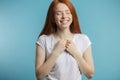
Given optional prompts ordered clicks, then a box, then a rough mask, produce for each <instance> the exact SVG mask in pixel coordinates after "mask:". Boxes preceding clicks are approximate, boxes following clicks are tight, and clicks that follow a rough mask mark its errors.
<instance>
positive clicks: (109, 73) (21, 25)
mask: <svg viewBox="0 0 120 80" xmlns="http://www.w3.org/2000/svg"><path fill="white" fill-rule="evenodd" d="M51 1H52V0H0V80H36V77H35V50H36V49H35V47H36V44H35V43H36V40H37V38H38V35H39V33H40V31H41V29H42V28H43V25H44V22H45V18H46V14H47V10H48V7H49V4H50V2H51ZM71 2H72V3H73V5H74V6H75V8H76V11H77V14H78V18H79V21H80V26H81V29H82V32H83V33H84V34H86V35H88V36H89V38H90V40H91V41H92V52H93V59H94V65H95V74H94V77H93V78H92V79H91V80H120V76H119V74H120V62H119V61H120V0H71ZM83 80H87V78H86V77H85V76H84V75H83Z"/></svg>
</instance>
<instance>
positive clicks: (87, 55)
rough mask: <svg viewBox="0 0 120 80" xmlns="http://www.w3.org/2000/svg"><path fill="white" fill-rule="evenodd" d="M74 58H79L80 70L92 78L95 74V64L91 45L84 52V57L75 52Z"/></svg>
mask: <svg viewBox="0 0 120 80" xmlns="http://www.w3.org/2000/svg"><path fill="white" fill-rule="evenodd" d="M74 58H75V59H76V60H77V62H78V65H79V68H80V70H81V71H82V72H83V73H84V74H85V75H86V76H87V77H88V78H92V77H93V75H94V64H93V58H92V53H91V46H89V47H88V48H87V50H86V51H85V52H84V54H83V57H82V56H81V55H80V53H79V52H75V54H74Z"/></svg>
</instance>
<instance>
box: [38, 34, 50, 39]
mask: <svg viewBox="0 0 120 80" xmlns="http://www.w3.org/2000/svg"><path fill="white" fill-rule="evenodd" d="M51 37H52V36H51V35H45V34H43V35H40V36H39V37H38V39H42V40H46V39H50V38H51Z"/></svg>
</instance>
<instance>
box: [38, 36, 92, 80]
mask: <svg viewBox="0 0 120 80" xmlns="http://www.w3.org/2000/svg"><path fill="white" fill-rule="evenodd" d="M56 42H57V41H56V39H55V37H54V36H53V34H51V35H49V36H48V35H41V36H40V37H39V38H38V40H37V44H38V45H40V46H41V47H42V48H43V49H44V50H45V55H46V57H45V58H46V59H47V58H48V56H49V55H50V54H51V52H52V50H53V48H54V45H55V44H56ZM73 42H74V43H75V44H76V46H77V48H78V50H79V52H80V54H81V56H82V55H83V53H84V51H85V50H86V49H87V48H88V47H89V46H90V45H91V41H90V40H89V38H88V37H87V35H85V34H75V35H74V37H73ZM46 78H47V80H82V77H81V71H80V70H79V67H78V64H77V62H76V60H75V59H74V57H73V56H71V55H70V54H69V53H68V52H65V51H64V52H63V53H61V55H60V56H59V57H58V59H57V60H56V62H55V64H54V66H53V68H52V70H51V71H50V73H49V74H48V76H47V77H46Z"/></svg>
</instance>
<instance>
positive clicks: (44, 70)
mask: <svg viewBox="0 0 120 80" xmlns="http://www.w3.org/2000/svg"><path fill="white" fill-rule="evenodd" d="M58 56H59V54H56V52H52V53H51V55H50V56H49V57H48V59H47V60H46V62H45V63H44V64H43V65H42V66H40V67H39V68H38V70H36V75H37V78H38V80H42V78H44V77H45V76H46V75H48V73H49V72H50V71H51V69H52V67H53V66H54V64H55V62H56V60H57V58H58Z"/></svg>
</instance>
